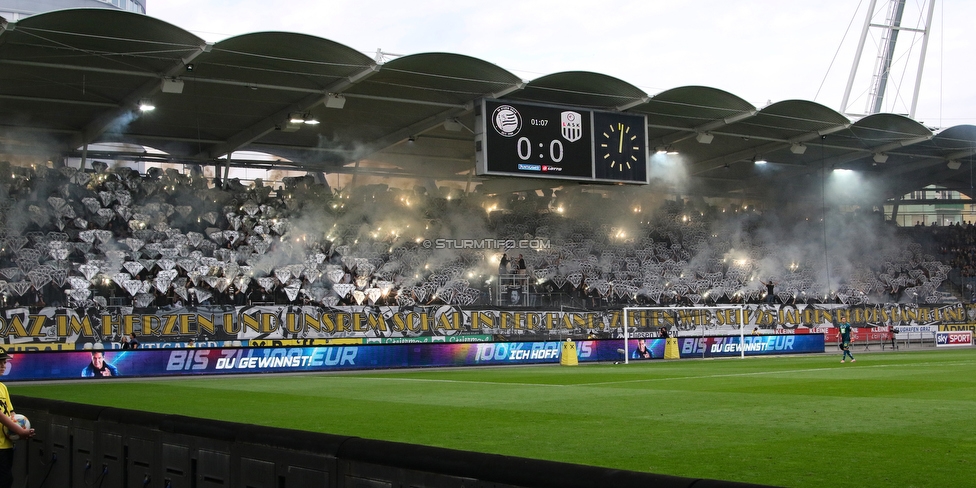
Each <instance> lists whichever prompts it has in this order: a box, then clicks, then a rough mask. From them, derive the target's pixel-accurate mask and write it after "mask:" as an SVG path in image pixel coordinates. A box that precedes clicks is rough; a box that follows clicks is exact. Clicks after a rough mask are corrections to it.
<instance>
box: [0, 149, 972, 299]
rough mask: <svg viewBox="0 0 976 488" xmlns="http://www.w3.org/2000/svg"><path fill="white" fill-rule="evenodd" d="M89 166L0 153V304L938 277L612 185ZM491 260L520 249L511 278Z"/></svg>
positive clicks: (711, 295)
mask: <svg viewBox="0 0 976 488" xmlns="http://www.w3.org/2000/svg"><path fill="white" fill-rule="evenodd" d="M93 166H94V168H89V169H87V170H79V169H77V168H72V167H57V168H49V167H33V168H31V167H20V166H13V165H11V164H9V163H6V162H3V163H0V223H2V226H0V278H2V281H0V292H2V300H3V304H4V305H5V306H6V307H14V306H31V307H44V306H61V307H71V308H95V309H99V308H104V307H111V306H131V307H135V308H140V309H153V308H156V309H158V308H174V309H178V308H182V307H193V306H197V305H204V304H210V305H225V306H233V305H252V304H290V305H315V306H322V307H333V306H340V305H400V306H415V305H427V304H430V305H439V304H448V305H496V304H499V303H504V302H503V301H502V300H501V299H500V297H501V296H502V294H503V293H505V292H506V290H505V287H504V286H500V282H499V279H500V278H499V275H500V274H501V275H503V276H504V275H505V274H507V273H517V274H520V275H522V276H525V277H526V278H525V279H524V282H526V283H528V286H529V287H530V288H529V292H530V294H532V295H536V296H545V297H547V299H548V300H549V302H548V303H545V304H548V305H555V304H556V303H557V302H558V304H560V305H576V306H579V307H587V308H599V307H610V306H619V305H622V304H642V305H656V304H686V305H691V304H713V303H757V302H778V303H798V302H820V303H824V302H842V303H864V302H889V301H903V302H904V301H914V302H925V301H928V302H933V301H936V300H941V299H942V295H941V294H940V292H939V290H940V287H941V285H942V283H943V282H944V281H945V280H946V277H947V275H948V272H949V269H950V267H949V266H948V265H946V264H945V263H943V262H940V261H939V260H937V259H936V258H935V257H933V256H932V255H931V254H929V253H927V252H926V250H925V249H924V248H923V246H922V245H921V244H919V243H918V242H908V241H906V242H905V245H903V246H894V248H893V250H891V251H879V252H876V253H872V254H871V258H863V259H861V258H859V259H857V260H853V262H852V263H849V265H847V266H844V267H840V268H838V269H837V270H836V272H835V274H826V273H825V272H824V269H823V268H824V266H822V263H823V258H820V260H819V261H818V260H816V259H813V258H811V257H810V256H807V255H804V254H803V252H801V251H797V250H796V249H793V247H792V246H791V245H788V244H783V243H781V242H773V240H774V239H773V238H772V237H770V235H769V234H768V232H765V230H766V229H765V228H766V226H767V225H768V224H769V221H767V220H766V219H764V217H763V215H762V214H761V213H759V212H756V211H755V210H754V209H753V210H748V209H741V210H740V209H738V208H736V209H734V210H733V209H731V208H717V207H713V206H708V205H705V204H704V203H703V202H699V203H689V202H685V201H681V200H663V201H659V202H657V204H656V205H655V206H654V210H653V211H646V210H643V209H641V208H639V205H636V204H635V203H634V197H633V193H632V192H631V193H628V192H626V191H622V192H619V193H617V194H614V193H613V192H587V191H585V190H582V189H579V188H576V187H570V188H568V189H564V190H560V191H553V192H546V193H543V192H514V193H511V194H508V195H487V194H483V193H481V192H477V191H476V192H469V193H463V192H459V193H454V192H452V191H451V190H447V189H436V188H435V189H427V188H423V187H417V188H414V189H412V190H402V189H397V188H389V187H387V186H386V185H366V186H361V187H357V188H352V189H349V190H344V191H333V190H332V189H331V188H329V187H328V186H327V185H324V184H319V183H317V182H316V181H315V180H314V179H313V178H312V177H310V176H309V177H304V178H287V179H285V181H284V182H283V184H282V185H281V186H279V187H278V188H272V187H270V186H267V185H264V184H263V183H262V182H261V181H260V180H258V181H255V182H254V184H249V185H244V184H241V183H240V182H239V181H237V180H232V181H227V182H221V181H219V180H214V179H208V178H205V177H204V176H203V175H202V173H201V172H199V171H195V170H192V169H191V171H190V172H189V174H184V173H181V172H180V171H177V170H175V169H166V170H161V169H157V168H153V169H150V170H149V171H147V173H146V174H139V173H138V172H136V171H133V170H131V169H128V168H125V167H119V168H108V167H107V166H106V165H104V164H95V165H93ZM635 205H636V206H635ZM807 225H808V226H809V227H810V229H808V230H811V231H816V229H815V228H814V227H815V226H816V225H819V224H816V223H809V224H807ZM791 232H793V233H796V232H800V233H801V234H802V232H803V230H802V229H801V230H800V231H798V230H796V229H792V230H791ZM940 232H942V231H940ZM945 232H946V235H945V236H943V238H942V242H943V243H944V244H945V245H944V247H943V249H942V251H943V252H942V253H941V255H940V256H941V257H942V258H943V259H945V260H946V261H947V262H949V263H951V264H952V266H956V267H958V268H960V269H962V270H964V272H968V273H972V272H973V269H974V256H976V231H974V230H973V227H972V226H968V227H964V228H962V227H961V228H948V229H947V230H945ZM825 245H826V244H825ZM831 252H833V251H831ZM506 253H507V254H509V257H512V258H513V259H514V258H515V256H519V255H521V256H520V260H516V261H515V262H516V263H517V264H516V268H514V270H512V271H508V270H500V269H499V263H500V259H501V258H502V256H503V255H504V254H506ZM506 271H507V272H506ZM513 304H514V303H513ZM519 304H522V305H528V304H529V303H528V302H524V301H523V302H519ZM535 305H537V306H540V305H544V304H543V303H541V302H536V303H535Z"/></svg>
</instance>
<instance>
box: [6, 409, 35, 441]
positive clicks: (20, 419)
mask: <svg viewBox="0 0 976 488" xmlns="http://www.w3.org/2000/svg"><path fill="white" fill-rule="evenodd" d="M14 422H17V424H18V425H20V426H21V427H23V428H25V429H29V428H30V420H28V419H27V417H25V416H23V415H21V414H19V413H16V414H14ZM3 433H4V434H6V436H7V438H8V439H10V440H12V441H16V440H18V439H20V436H19V435H17V434H11V433H10V432H8V431H7V428H6V427H4V428H3Z"/></svg>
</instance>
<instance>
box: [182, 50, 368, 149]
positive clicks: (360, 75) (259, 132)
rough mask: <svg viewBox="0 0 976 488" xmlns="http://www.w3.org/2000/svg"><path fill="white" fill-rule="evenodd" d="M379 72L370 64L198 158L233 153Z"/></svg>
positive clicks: (229, 138) (232, 137)
mask: <svg viewBox="0 0 976 488" xmlns="http://www.w3.org/2000/svg"><path fill="white" fill-rule="evenodd" d="M379 70H380V65H378V64H370V65H369V66H367V67H366V68H365V69H363V70H361V71H359V72H357V73H355V74H353V75H351V76H348V77H346V78H343V79H342V80H340V81H338V82H336V83H333V84H331V85H329V86H328V87H326V88H325V89H324V90H320V91H316V92H314V93H312V94H310V95H309V96H307V97H305V98H303V99H301V100H299V101H298V102H296V103H293V104H291V105H289V106H287V107H285V108H283V109H281V110H279V111H277V112H275V113H273V114H271V115H269V116H268V117H265V118H264V119H263V120H261V121H259V122H257V123H255V124H254V125H252V126H250V127H248V128H246V129H244V130H242V131H240V132H238V133H237V134H234V135H232V136H230V137H228V138H227V140H226V141H224V142H223V143H221V144H217V145H216V146H214V147H212V148H211V149H210V150H208V151H206V152H204V153H200V154H198V155H197V156H198V157H208V158H211V159H216V158H219V157H221V156H224V155H226V154H230V153H231V152H233V151H236V150H238V149H240V148H241V147H244V146H246V145H248V144H250V143H252V142H254V141H256V140H258V139H260V138H261V137H262V136H264V135H265V134H267V133H269V132H271V131H273V130H275V128H276V127H278V126H279V125H281V124H282V122H283V121H284V120H285V119H286V118H287V117H288V114H290V113H294V112H307V111H308V110H309V109H310V108H312V107H314V106H316V105H318V104H321V103H325V101H326V99H328V98H329V97H330V96H332V95H333V94H337V93H342V92H343V91H345V90H348V89H349V87H351V86H353V85H355V84H356V83H359V82H360V81H362V80H365V79H366V78H369V77H370V76H372V75H374V74H375V73H377V72H378V71H379Z"/></svg>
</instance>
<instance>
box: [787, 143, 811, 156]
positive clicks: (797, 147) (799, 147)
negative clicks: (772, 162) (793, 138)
mask: <svg viewBox="0 0 976 488" xmlns="http://www.w3.org/2000/svg"><path fill="white" fill-rule="evenodd" d="M790 152H791V153H793V154H803V153H805V152H807V146H806V144H800V143H798V142H795V143H793V144H790Z"/></svg>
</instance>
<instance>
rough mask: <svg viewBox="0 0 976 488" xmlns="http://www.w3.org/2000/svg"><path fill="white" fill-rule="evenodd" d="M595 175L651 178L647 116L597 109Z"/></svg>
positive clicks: (640, 179)
mask: <svg viewBox="0 0 976 488" xmlns="http://www.w3.org/2000/svg"><path fill="white" fill-rule="evenodd" d="M593 120H594V122H593V128H594V132H595V134H594V139H595V142H596V145H595V146H596V147H595V149H596V151H595V152H596V154H595V158H594V159H595V161H594V163H595V168H594V170H595V171H594V173H595V174H594V176H595V177H596V179H598V180H615V181H627V182H635V181H639V182H646V181H647V135H646V134H647V132H646V130H645V128H646V126H645V125H644V117H642V116H638V115H629V114H612V113H594V114H593Z"/></svg>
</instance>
